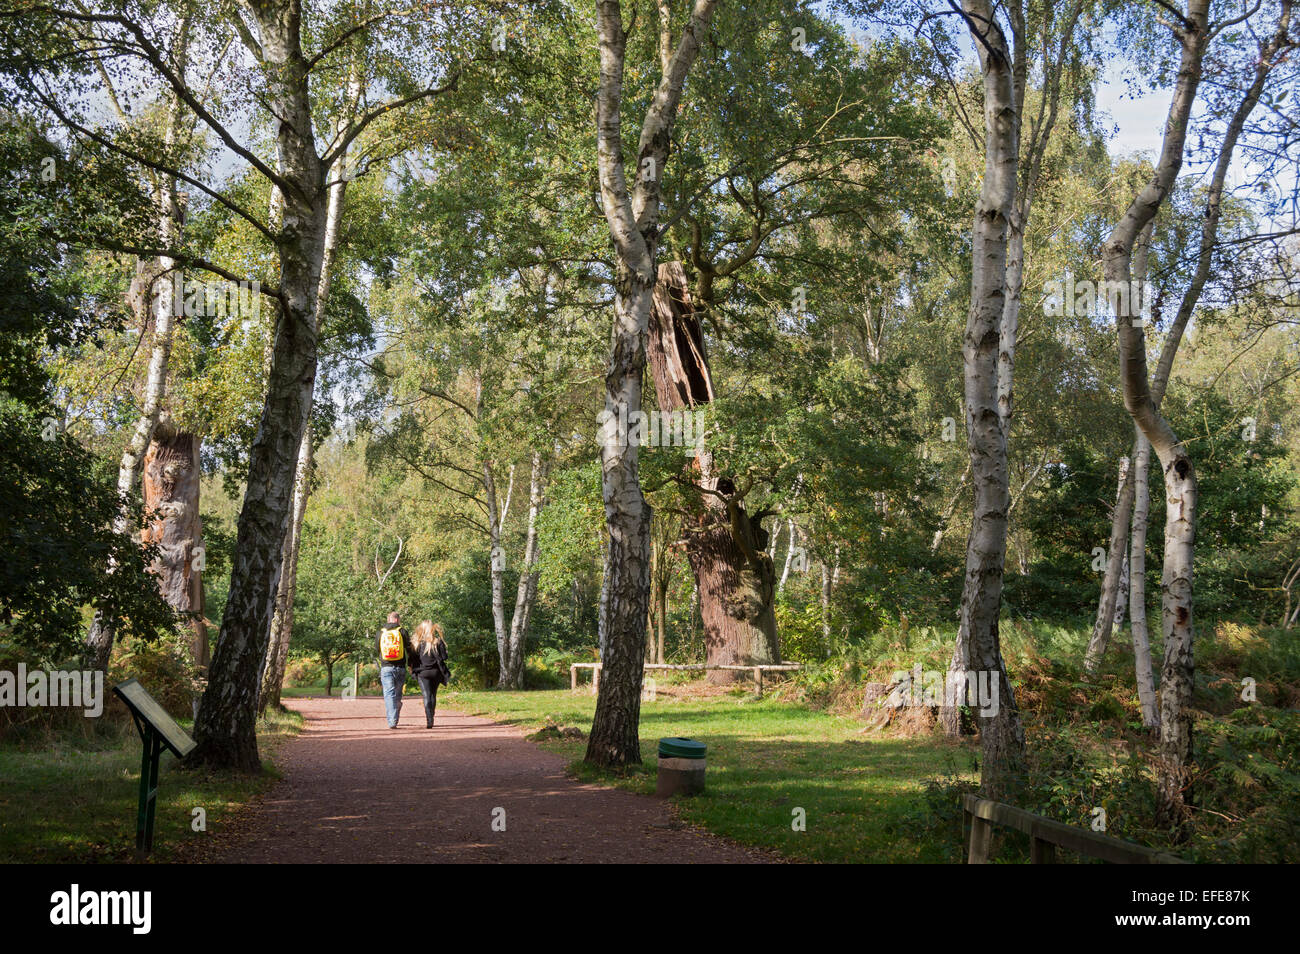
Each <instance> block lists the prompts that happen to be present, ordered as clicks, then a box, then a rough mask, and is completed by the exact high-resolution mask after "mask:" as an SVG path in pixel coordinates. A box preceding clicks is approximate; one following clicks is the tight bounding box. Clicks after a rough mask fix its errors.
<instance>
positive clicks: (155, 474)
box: [140, 424, 209, 671]
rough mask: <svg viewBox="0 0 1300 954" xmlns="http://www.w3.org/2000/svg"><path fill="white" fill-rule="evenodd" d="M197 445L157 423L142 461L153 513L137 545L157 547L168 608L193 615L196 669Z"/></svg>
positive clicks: (202, 659)
mask: <svg viewBox="0 0 1300 954" xmlns="http://www.w3.org/2000/svg"><path fill="white" fill-rule="evenodd" d="M199 442H200V438H199V437H198V436H197V435H195V434H183V433H177V432H176V431H175V430H174V429H173V428H171V427H168V426H166V425H161V424H160V425H159V426H158V427H157V428H155V430H154V439H153V441H152V443H151V444H150V445H149V452H148V453H147V454H146V455H145V459H144V480H143V492H144V506H145V511H146V514H150V513H151V514H153V519H152V520H149V522H147V523H146V524H145V526H144V528H143V529H142V530H141V533H140V540H141V542H142V543H144V544H146V545H148V544H157V545H158V550H159V557H158V560H157V561H156V562H155V563H154V565H153V572H154V573H155V574H156V575H157V577H158V586H159V589H161V591H162V595H163V599H165V600H166V601H167V602H168V603H169V604H170V605H171V606H172V608H173V609H175V610H177V611H178V612H181V613H188V614H195V615H194V617H192V618H191V619H190V620H188V626H189V628H190V655H191V656H192V658H193V659H194V663H195V665H196V666H198V667H199V669H200V671H205V670H206V669H207V666H208V662H209V658H208V630H207V626H206V625H205V623H204V622H203V580H202V576H201V574H200V569H199V564H200V562H201V560H200V559H199V556H200V554H199V552H198V551H200V550H201V548H202V546H203V529H202V524H201V522H200V518H199V512H200V511H199V477H200V473H199Z"/></svg>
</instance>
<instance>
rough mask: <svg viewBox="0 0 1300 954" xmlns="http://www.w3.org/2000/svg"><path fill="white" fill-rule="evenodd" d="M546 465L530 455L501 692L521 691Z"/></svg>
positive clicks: (534, 591)
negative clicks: (525, 528) (519, 562)
mask: <svg viewBox="0 0 1300 954" xmlns="http://www.w3.org/2000/svg"><path fill="white" fill-rule="evenodd" d="M547 470H548V468H547V463H546V460H545V458H543V456H542V455H541V454H540V453H539V452H538V451H533V460H532V470H531V473H530V476H529V480H528V531H527V536H526V538H525V540H524V562H523V565H522V566H521V567H520V568H519V585H518V587H517V588H516V590H515V611H514V615H513V616H512V617H511V618H510V639H509V645H508V647H507V649H508V652H507V657H506V667H505V668H504V669H503V670H502V675H501V681H500V683H499V685H500V686H501V687H502V688H504V689H522V688H524V655H525V648H526V644H527V642H528V628H529V625H530V624H531V623H532V617H533V605H534V603H535V602H536V598H537V578H538V569H537V554H538V550H539V549H540V537H539V536H538V532H537V518H538V516H539V515H540V514H541V512H542V507H543V505H544V504H545V500H546V498H545V490H546V476H547Z"/></svg>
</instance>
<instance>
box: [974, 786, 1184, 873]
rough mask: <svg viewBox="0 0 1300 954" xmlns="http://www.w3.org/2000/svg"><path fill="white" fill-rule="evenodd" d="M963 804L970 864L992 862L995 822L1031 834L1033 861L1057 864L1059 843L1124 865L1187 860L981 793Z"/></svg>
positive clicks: (1176, 863)
mask: <svg viewBox="0 0 1300 954" xmlns="http://www.w3.org/2000/svg"><path fill="white" fill-rule="evenodd" d="M962 807H963V812H964V815H965V817H966V818H968V819H969V820H970V851H969V854H968V855H967V857H966V861H967V863H968V864H972V865H983V864H988V861H989V849H990V847H991V844H992V840H993V826H994V825H1002V826H1004V827H1006V828H1014V829H1015V830H1016V831H1023V832H1024V833H1025V834H1026V835H1028V836H1029V837H1030V842H1029V861H1030V862H1031V863H1032V864H1053V863H1054V862H1055V861H1056V849H1057V847H1061V848H1068V849H1069V850H1070V851H1077V852H1078V853H1079V854H1081V855H1085V856H1086V857H1089V858H1100V859H1101V860H1102V861H1109V862H1112V863H1113V864H1120V865H1183V864H1187V862H1186V861H1185V860H1183V859H1182V858H1179V857H1178V856H1176V855H1171V854H1168V853H1166V852H1163V851H1157V850H1156V849H1154V848H1144V847H1142V846H1141V845H1135V844H1133V842H1131V841H1124V840H1123V839H1120V838H1112V837H1111V836H1110V835H1103V834H1101V833H1099V832H1095V831H1088V830H1087V829H1084V828H1076V827H1075V826H1073V825H1065V824H1062V823H1061V822H1058V821H1053V820H1052V819H1050V818H1044V817H1043V816H1042V815H1035V814H1034V813H1033V812H1027V811H1025V810H1024V809H1023V808H1016V807H1015V806H1013V805H1006V804H1004V803H1002V802H995V801H991V800H989V799H987V798H980V797H979V796H977V795H965V796H963V797H962Z"/></svg>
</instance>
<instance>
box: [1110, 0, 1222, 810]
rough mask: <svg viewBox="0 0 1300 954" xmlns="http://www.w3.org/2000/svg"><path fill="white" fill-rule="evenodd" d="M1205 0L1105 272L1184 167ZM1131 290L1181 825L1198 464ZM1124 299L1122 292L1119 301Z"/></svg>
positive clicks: (1168, 752) (1164, 775)
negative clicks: (1151, 471)
mask: <svg viewBox="0 0 1300 954" xmlns="http://www.w3.org/2000/svg"><path fill="white" fill-rule="evenodd" d="M1208 6H1209V3H1208V0H1188V5H1187V13H1186V14H1185V16H1183V17H1182V18H1181V20H1180V25H1178V26H1176V27H1174V28H1173V29H1174V34H1175V36H1176V37H1177V39H1178V41H1179V45H1180V46H1181V48H1182V49H1181V55H1180V61H1179V68H1178V75H1177V79H1176V82H1175V85H1174V92H1173V97H1172V99H1171V101H1170V105H1169V115H1168V119H1167V121H1166V124H1165V134H1164V142H1163V145H1162V148H1161V152H1160V157H1159V160H1158V162H1157V164H1156V168H1155V172H1154V174H1153V176H1152V178H1151V180H1150V181H1149V182H1148V183H1147V185H1146V186H1145V187H1144V188H1143V189H1142V191H1141V192H1139V193H1138V195H1137V196H1136V197H1135V198H1134V200H1133V202H1132V203H1131V204H1130V205H1129V207H1128V209H1127V211H1126V212H1125V213H1124V216H1123V218H1122V219H1121V220H1120V222H1119V224H1118V225H1117V226H1116V227H1115V229H1114V231H1113V232H1112V233H1111V234H1110V236H1109V237H1108V238H1107V240H1106V242H1105V244H1104V246H1103V249H1102V253H1103V262H1104V265H1105V277H1106V279H1107V280H1108V281H1111V282H1123V283H1124V285H1122V286H1111V287H1126V286H1127V285H1128V283H1129V282H1130V281H1131V279H1132V277H1133V251H1134V245H1135V243H1136V241H1137V239H1138V237H1139V235H1141V233H1142V232H1143V231H1144V230H1145V229H1146V228H1147V227H1148V225H1149V224H1150V223H1151V222H1152V220H1154V218H1155V216H1156V213H1157V212H1158V211H1159V209H1160V206H1161V204H1162V203H1163V201H1164V199H1165V197H1166V196H1167V195H1168V194H1169V192H1170V191H1171V190H1172V188H1173V185H1174V182H1175V180H1176V179H1177V176H1178V172H1179V170H1180V169H1181V168H1182V161H1183V148H1184V145H1185V143H1186V138H1187V130H1188V125H1189V121H1190V116H1191V111H1192V106H1193V103H1194V102H1195V99H1196V92H1197V88H1198V87H1199V85H1200V80H1201V66H1202V60H1203V58H1204V55H1205V48H1206V45H1207V42H1208V29H1207V22H1206V21H1207V16H1208ZM1134 297H1135V296H1133V295H1132V294H1130V295H1127V296H1121V298H1120V300H1119V301H1118V302H1117V307H1116V319H1117V321H1116V324H1117V326H1118V329H1117V330H1118V337H1119V351H1120V377H1121V380H1122V382H1123V387H1124V406H1125V408H1126V409H1127V410H1128V412H1129V414H1131V415H1132V416H1133V419H1134V421H1135V422H1136V424H1137V426H1138V428H1139V429H1140V430H1141V431H1142V434H1143V435H1144V436H1145V437H1146V439H1147V440H1148V441H1149V442H1150V443H1151V447H1152V450H1153V451H1154V452H1155V454H1156V456H1157V457H1158V458H1159V460H1160V464H1161V467H1162V469H1163V471H1164V476H1165V493H1166V506H1167V508H1168V509H1167V511H1166V519H1165V550H1164V570H1163V582H1162V585H1161V590H1162V599H1161V615H1162V618H1163V630H1164V639H1165V658H1164V665H1163V667H1162V670H1161V677H1160V759H1159V763H1158V767H1157V820H1158V822H1159V823H1160V824H1161V825H1162V826H1165V827H1168V828H1171V829H1173V830H1174V831H1175V833H1177V834H1180V835H1181V834H1182V833H1183V832H1184V831H1185V826H1186V824H1187V821H1188V805H1189V804H1190V803H1191V799H1192V792H1191V779H1190V777H1189V776H1188V766H1189V763H1190V761H1191V757H1192V713H1191V711H1190V702H1191V694H1192V684H1193V677H1194V672H1195V664H1194V659H1193V636H1194V630H1193V620H1192V563H1193V557H1194V555H1195V540H1196V496H1197V487H1196V472H1195V469H1194V468H1193V466H1192V462H1191V459H1190V457H1189V456H1188V454H1187V451H1186V449H1185V448H1184V447H1183V445H1182V443H1181V442H1180V441H1179V439H1178V437H1177V435H1175V434H1174V431H1173V429H1172V428H1171V427H1170V426H1169V423H1168V421H1166V420H1165V419H1164V418H1163V417H1162V416H1161V415H1160V412H1159V411H1158V410H1157V408H1156V406H1155V403H1154V401H1153V400H1152V393H1151V388H1150V382H1149V379H1148V375H1147V359H1146V342H1145V335H1144V333H1143V329H1142V327H1141V322H1140V321H1137V322H1135V320H1134V319H1135V318H1137V317H1138V311H1137V309H1135V308H1134V302H1133V298H1134ZM1125 299H1127V300H1125Z"/></svg>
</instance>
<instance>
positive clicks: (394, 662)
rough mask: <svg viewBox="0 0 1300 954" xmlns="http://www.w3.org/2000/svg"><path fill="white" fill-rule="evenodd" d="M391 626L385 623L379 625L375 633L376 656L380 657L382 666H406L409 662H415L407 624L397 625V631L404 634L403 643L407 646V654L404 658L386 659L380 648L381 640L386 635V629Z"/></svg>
mask: <svg viewBox="0 0 1300 954" xmlns="http://www.w3.org/2000/svg"><path fill="white" fill-rule="evenodd" d="M389 628H390V627H389V626H388V625H387V624H385V625H383V626H380V627H379V630H378V632H376V633H375V656H377V657H378V658H379V665H381V666H405V665H406V664H407V663H408V662H414V660H415V653H414V652H412V651H411V634H410V633H408V632H407V631H406V627H405V626H399V627H397V631H398V632H399V633H401V634H402V645H403V646H404V647H406V656H405V657H404V658H402V659H385V658H384V657H383V654H382V653H381V652H380V650H379V640H380V638H381V637H382V636H383V635H384V630H386V629H389Z"/></svg>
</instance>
